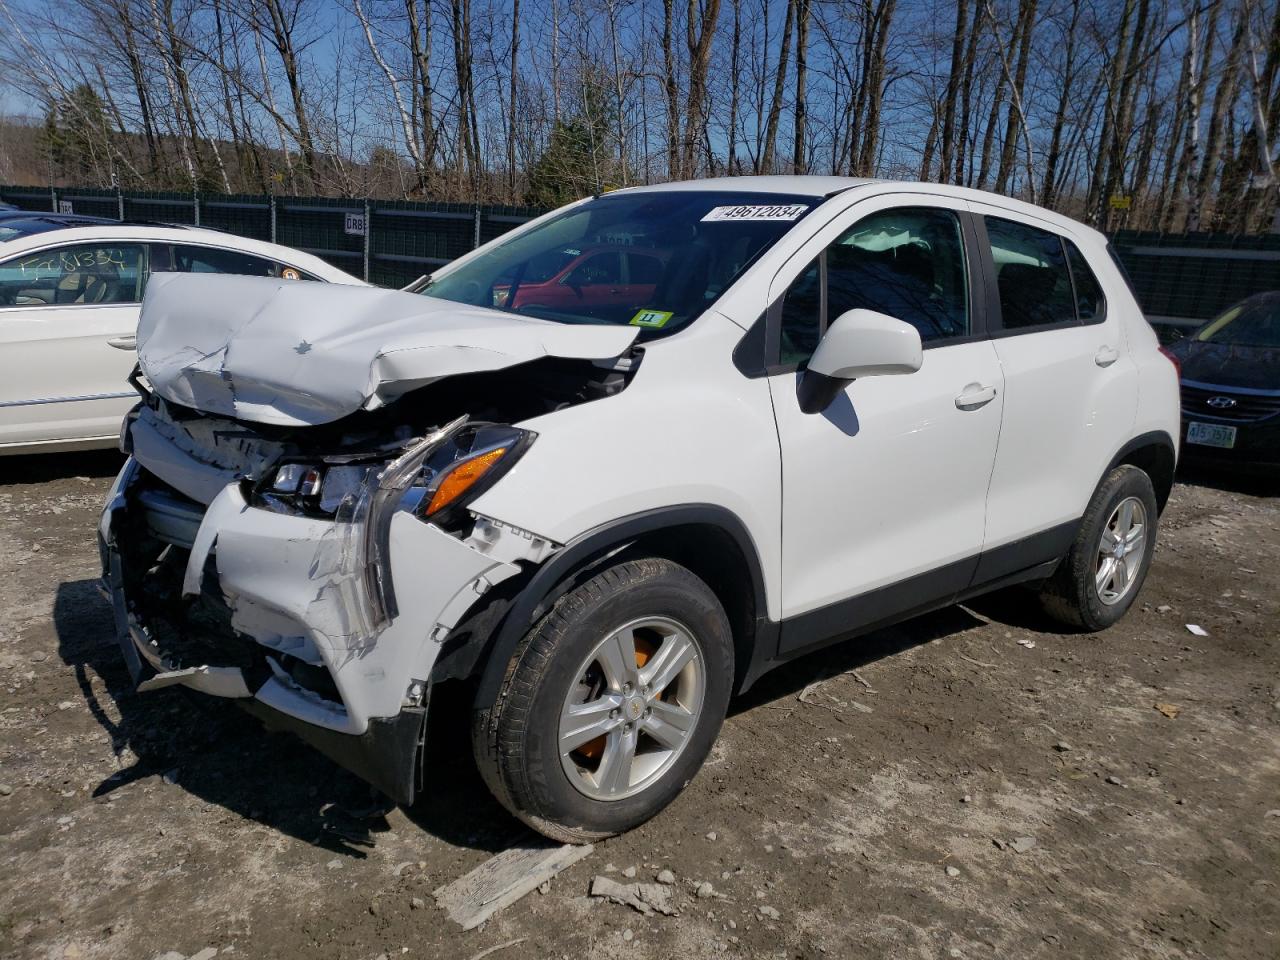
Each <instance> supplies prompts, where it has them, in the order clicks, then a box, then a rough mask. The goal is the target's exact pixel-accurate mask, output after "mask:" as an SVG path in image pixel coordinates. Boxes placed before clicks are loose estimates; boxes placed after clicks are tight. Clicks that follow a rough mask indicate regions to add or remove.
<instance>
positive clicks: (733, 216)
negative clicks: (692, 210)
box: [702, 203, 809, 223]
mask: <svg viewBox="0 0 1280 960" xmlns="http://www.w3.org/2000/svg"><path fill="white" fill-rule="evenodd" d="M807 209H809V208H808V207H806V206H805V205H804V204H803V203H784V204H776V203H775V204H767V205H766V204H747V205H743V206H733V207H714V208H713V209H712V210H711V212H710V213H708V214H707V215H706V216H705V217H703V218H702V222H703V223H707V222H715V221H717V220H798V219H800V215H801V214H802V213H804V212H805V210H807Z"/></svg>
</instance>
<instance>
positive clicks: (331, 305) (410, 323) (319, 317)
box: [138, 273, 639, 426]
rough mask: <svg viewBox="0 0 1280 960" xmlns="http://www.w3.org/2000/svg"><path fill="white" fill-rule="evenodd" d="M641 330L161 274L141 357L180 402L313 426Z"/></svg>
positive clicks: (611, 350) (369, 290)
mask: <svg viewBox="0 0 1280 960" xmlns="http://www.w3.org/2000/svg"><path fill="white" fill-rule="evenodd" d="M638 332H639V331H638V329H637V328H635V327H616V326H603V325H601V326H594V325H580V326H579V325H570V324H562V323H554V322H552V321H547V320H537V319H533V318H528V317H519V316H515V315H513V314H508V313H502V312H500V311H497V310H488V309H485V308H484V307H472V306H467V305H465V304H458V303H450V302H448V301H444V300H435V299H432V298H430V297H424V296H420V295H418V294H411V293H401V292H400V291H397V290H380V289H378V288H376V287H356V286H345V285H341V284H329V283H313V282H306V281H298V280H277V279H273V278H262V277H235V276H202V275H199V274H182V273H157V274H155V275H154V276H153V277H152V278H151V280H150V282H149V283H148V285H147V293H146V297H145V298H144V300H143V303H142V319H141V321H140V323H139V325H138V359H139V361H140V363H141V365H142V372H143V373H144V374H145V375H146V378H147V380H148V381H149V382H150V383H151V386H152V388H153V389H154V390H155V391H156V392H157V393H158V394H160V396H162V397H164V398H165V399H167V400H171V401H173V402H174V403H180V404H182V405H183V406H187V407H193V408H195V409H197V410H201V411H204V412H206V413H215V414H221V415H223V416H228V417H236V418H238V419H242V420H251V421H255V422H258V423H271V424H278V425H282V426H306V425H313V424H320V423H328V422H330V421H332V420H337V419H339V418H341V417H345V416H347V415H348V414H351V413H355V412H356V411H357V410H361V409H365V410H372V409H374V408H376V407H380V406H382V405H384V404H386V403H390V402H391V401H392V400H395V399H396V398H397V397H399V396H401V395H403V394H405V393H407V392H408V391H410V390H413V389H415V388H417V387H421V386H425V385H426V384H428V383H431V382H432V381H433V380H439V379H441V378H443V377H449V376H454V375H456V374H460V373H478V372H482V371H486V370H501V369H502V368H504V367H512V366H515V365H516V364H520V363H526V362H528V361H530V360H536V359H538V358H539V357H547V356H551V357H566V358H573V359H582V360H607V359H611V358H613V357H616V356H619V355H620V354H622V353H623V352H624V351H625V350H626V349H627V348H628V347H629V346H630V345H631V343H632V342H633V341H634V340H635V338H636V335H637V333H638Z"/></svg>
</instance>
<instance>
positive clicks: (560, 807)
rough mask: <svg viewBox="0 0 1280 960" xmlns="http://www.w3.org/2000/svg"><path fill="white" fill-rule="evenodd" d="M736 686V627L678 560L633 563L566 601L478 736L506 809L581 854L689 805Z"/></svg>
mask: <svg viewBox="0 0 1280 960" xmlns="http://www.w3.org/2000/svg"><path fill="white" fill-rule="evenodd" d="M732 683H733V639H732V635H731V633H730V629H729V622H728V618H727V617H726V616H725V613H724V610H723V608H722V607H721V605H720V602H719V600H717V599H716V596H715V594H714V593H712V592H711V590H710V588H709V587H708V586H707V585H706V584H705V583H704V582H703V581H702V580H700V579H699V578H698V577H696V576H695V575H694V574H693V573H691V572H690V571H689V570H687V569H685V568H684V567H681V566H679V565H678V564H675V563H672V562H671V561H669V560H665V559H658V558H651V559H640V560H628V561H624V562H622V563H618V564H616V565H614V566H612V567H609V568H608V569H606V570H604V571H602V572H601V573H599V574H597V575H596V576H594V577H592V578H591V579H590V580H587V581H586V582H584V583H582V584H581V585H579V586H578V587H576V588H574V589H573V590H570V591H569V592H568V593H566V594H565V595H564V596H562V597H561V598H560V599H559V600H558V601H557V602H556V604H555V606H554V607H553V608H552V609H551V611H550V612H549V613H548V614H547V615H546V616H545V617H543V618H542V620H540V621H539V622H538V623H537V624H536V625H535V626H534V628H533V629H532V630H530V631H529V633H528V634H527V635H526V636H525V637H524V638H523V639H522V640H521V641H520V643H519V645H518V646H517V647H516V650H515V652H514V654H513V655H512V657H511V661H510V663H509V664H508V665H507V670H506V675H505V678H504V680H503V684H502V688H501V690H500V692H499V695H498V698H497V700H496V702H495V703H493V704H492V705H489V706H487V707H483V708H478V709H477V710H476V712H475V714H474V718H473V719H474V722H473V725H472V745H473V748H474V750H475V755H476V763H477V765H478V766H479V768H480V772H481V774H482V775H483V776H484V779H485V782H486V783H487V784H488V785H489V788H490V789H491V790H492V791H493V793H494V795H495V796H496V797H497V798H498V800H499V801H500V802H501V803H502V805H503V806H505V807H506V808H507V809H508V810H510V811H511V812H512V813H513V814H514V815H515V816H517V817H519V818H520V819H521V820H523V821H524V822H525V823H527V824H528V825H529V826H531V827H533V829H535V830H537V831H538V832H540V833H542V834H544V835H546V836H548V837H550V838H552V839H553V840H560V841H564V842H568V843H585V842H588V841H592V840H598V839H601V838H604V837H608V836H612V835H614V834H617V833H621V832H623V831H625V830H630V829H631V828H633V827H635V826H637V825H639V824H641V823H643V822H644V821H646V820H648V819H649V818H650V817H652V816H654V815H655V814H656V813H658V812H659V811H660V810H662V809H663V808H664V807H666V806H667V805H668V804H669V803H671V801H672V800H674V799H675V798H676V796H677V795H679V793H680V791H682V790H683V789H684V788H685V786H687V785H688V783H689V781H690V780H692V779H693V776H694V775H695V774H696V773H697V771H698V769H699V768H700V767H701V766H702V762H703V760H704V759H705V758H706V756H707V754H708V753H709V752H710V750H711V745H712V744H713V743H714V742H715V739H716V735H717V734H718V733H719V731H720V725H721V723H722V722H723V721H724V715H725V710H726V709H727V707H728V703H729V696H730V693H731V688H732Z"/></svg>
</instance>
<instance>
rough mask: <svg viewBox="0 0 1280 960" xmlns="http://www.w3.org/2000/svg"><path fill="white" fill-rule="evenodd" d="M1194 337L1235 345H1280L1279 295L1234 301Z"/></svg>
mask: <svg viewBox="0 0 1280 960" xmlns="http://www.w3.org/2000/svg"><path fill="white" fill-rule="evenodd" d="M1195 337H1196V339H1197V340H1200V341H1203V342H1208V343H1221V344H1229V345H1232V346H1238V347H1280V294H1266V295H1264V296H1262V297H1257V298H1254V299H1250V300H1246V301H1245V302H1244V303H1239V304H1236V306H1234V307H1232V308H1231V309H1230V310H1228V311H1227V312H1226V313H1224V314H1223V315H1222V316H1220V317H1218V319H1216V320H1214V321H1213V322H1212V323H1209V324H1207V325H1206V326H1204V327H1203V328H1201V330H1200V332H1199V333H1197V334H1196V335H1195Z"/></svg>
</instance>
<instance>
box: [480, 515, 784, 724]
mask: <svg viewBox="0 0 1280 960" xmlns="http://www.w3.org/2000/svg"><path fill="white" fill-rule="evenodd" d="M688 526H713V527H716V528H718V529H719V530H721V531H723V532H724V533H725V534H727V535H728V536H729V537H730V538H731V539H732V540H733V542H734V543H735V545H736V546H737V548H738V550H739V552H740V553H741V554H742V558H743V561H744V562H745V564H746V566H747V569H748V571H749V574H750V581H751V582H750V585H749V586H750V592H751V594H752V601H753V613H754V637H753V638H752V646H753V648H754V649H753V654H754V656H758V655H759V654H760V653H761V652H762V651H761V650H760V647H761V645H762V644H763V645H765V646H768V645H769V644H770V643H773V644H774V645H775V646H776V642H777V631H776V625H773V624H772V621H770V620H769V619H768V607H767V605H766V594H765V585H764V566H763V564H762V563H761V561H760V552H759V550H758V549H757V547H756V544H755V540H754V539H753V538H752V536H751V534H750V532H749V531H748V530H747V526H746V524H745V523H743V521H742V519H741V518H740V517H739V516H738V515H737V514H736V513H734V512H733V511H732V510H729V509H728V508H727V507H722V506H719V505H716V504H710V503H687V504H677V505H672V506H666V507H657V508H654V509H652V510H645V511H642V512H640V513H634V514H630V515H629V516H625V517H620V518H618V519H616V520H611V521H609V522H607V523H603V524H601V525H600V526H598V527H595V528H593V529H591V530H589V531H587V532H586V533H584V534H581V535H580V536H578V537H575V538H574V539H573V540H571V541H569V543H567V544H566V545H565V547H564V549H562V550H560V551H559V552H557V553H555V554H553V555H552V556H551V557H550V558H549V559H548V560H547V561H546V562H544V563H543V564H542V565H541V566H540V567H538V568H537V570H536V571H535V572H534V574H533V575H532V577H530V579H529V581H528V583H526V584H525V586H524V588H523V589H522V590H521V591H520V593H519V594H518V595H517V596H516V597H515V598H514V600H513V602H512V604H511V607H510V609H509V610H508V611H507V613H506V615H505V616H504V617H503V619H502V622H501V624H500V625H499V626H498V627H497V629H496V631H495V635H494V637H493V640H492V642H491V643H489V645H488V646H489V650H488V653H487V654H486V655H485V659H484V663H483V666H482V668H481V672H480V685H479V688H478V689H477V691H476V700H475V702H476V703H477V704H478V705H485V704H490V703H492V702H494V701H495V700H496V699H497V697H498V693H499V691H500V689H501V686H502V681H503V679H504V677H505V676H506V671H507V664H508V663H509V662H510V660H511V656H512V654H513V653H514V652H515V649H516V646H517V645H518V644H519V642H520V639H521V638H522V637H523V636H524V635H525V634H526V633H527V632H528V631H529V630H530V628H532V627H533V625H534V623H535V622H537V618H538V617H539V616H541V615H542V613H543V612H545V607H546V605H547V602H548V601H554V598H555V597H556V595H557V593H556V591H557V588H558V587H559V586H560V585H561V584H562V583H564V582H565V581H566V580H568V579H569V578H571V577H572V575H573V574H574V573H576V572H578V571H580V570H582V569H584V568H587V567H589V566H590V565H591V564H592V563H593V562H596V561H598V560H600V559H601V558H604V557H608V556H611V555H614V554H616V553H618V552H619V551H621V550H624V549H625V548H626V547H627V546H628V545H630V544H631V543H633V542H634V541H635V540H637V539H638V538H639V537H641V536H644V535H645V534H650V533H655V532H658V531H661V530H664V529H674V528H677V527H688ZM771 627H773V629H770V628H771ZM735 645H736V644H735ZM765 653H766V655H767V656H772V655H773V653H774V649H773V648H769V649H768V650H767V651H765ZM754 656H753V659H754ZM745 666H746V665H745V664H739V665H738V667H737V672H738V674H739V676H738V677H735V688H736V687H737V686H738V685H739V683H740V681H741V674H742V673H743V670H744V668H745Z"/></svg>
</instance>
